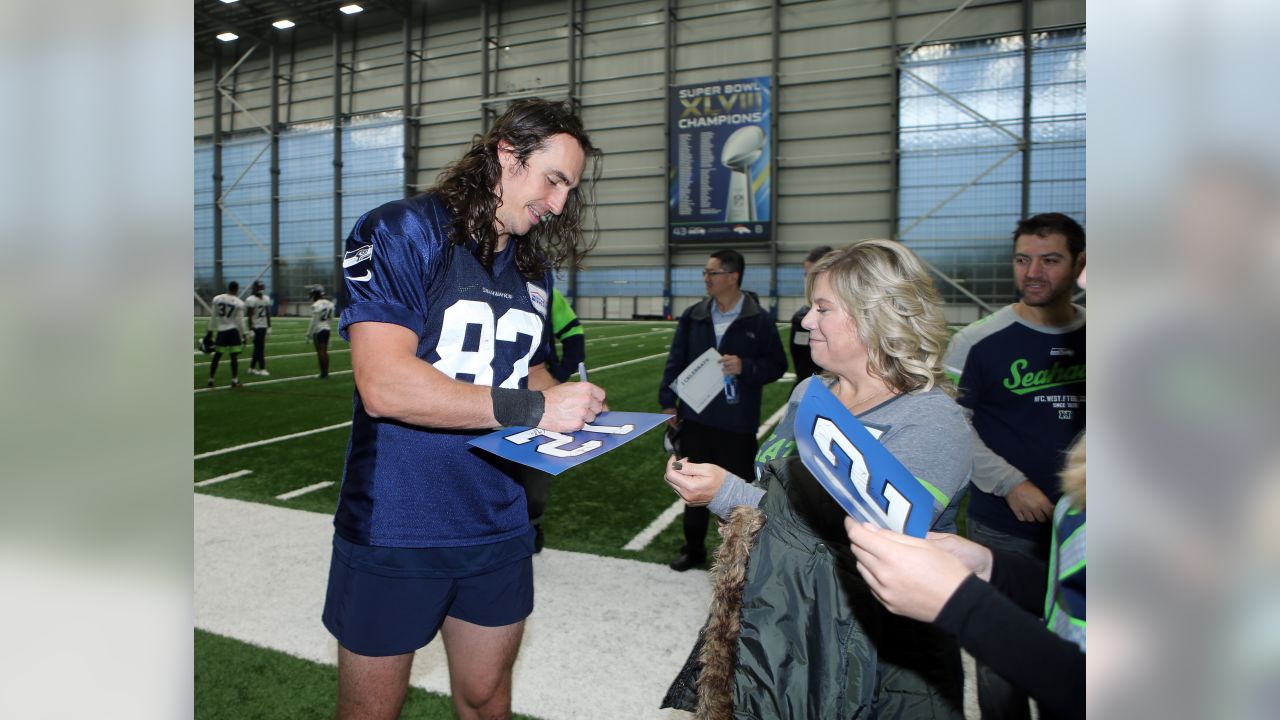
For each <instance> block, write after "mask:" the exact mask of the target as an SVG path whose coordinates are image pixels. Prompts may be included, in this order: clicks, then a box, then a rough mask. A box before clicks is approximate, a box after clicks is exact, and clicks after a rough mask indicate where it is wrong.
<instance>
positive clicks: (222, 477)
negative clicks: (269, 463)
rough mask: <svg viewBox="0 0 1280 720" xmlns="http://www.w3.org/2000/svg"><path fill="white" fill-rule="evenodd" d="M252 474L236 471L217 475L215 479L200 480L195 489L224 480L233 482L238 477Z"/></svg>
mask: <svg viewBox="0 0 1280 720" xmlns="http://www.w3.org/2000/svg"><path fill="white" fill-rule="evenodd" d="M252 474H253V471H252V470H237V471H235V472H233V473H227V474H226V475H219V476H218V477H216V478H209V479H208V480H201V481H200V482H198V483H196V487H205V486H206V485H213V484H214V483H220V482H223V481H224V480H235V479H236V478H238V477H244V476H245V475H252Z"/></svg>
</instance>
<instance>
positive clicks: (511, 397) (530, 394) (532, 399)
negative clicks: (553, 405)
mask: <svg viewBox="0 0 1280 720" xmlns="http://www.w3.org/2000/svg"><path fill="white" fill-rule="evenodd" d="M545 407H546V398H545V397H544V396H543V394H542V393H541V392H538V391H536V390H516V389H514V388H498V387H496V388H493V417H494V419H495V420H497V421H498V424H499V425H502V426H503V427H510V426H512V425H527V426H529V427H537V426H538V423H539V422H541V421H542V411H543V409H544V408H545Z"/></svg>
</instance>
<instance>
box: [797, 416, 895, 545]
mask: <svg viewBox="0 0 1280 720" xmlns="http://www.w3.org/2000/svg"><path fill="white" fill-rule="evenodd" d="M813 440H814V443H816V444H817V446H818V451H819V452H820V453H822V457H823V458H824V459H825V460H826V461H827V463H828V464H830V466H831V468H832V470H839V469H840V458H838V457H837V456H836V452H835V448H837V447H839V448H840V450H841V452H843V453H844V455H845V456H846V457H848V458H849V460H850V466H849V481H850V484H852V485H853V488H854V490H857V491H858V494H859V495H861V496H862V501H861V502H856V501H854V498H852V497H849V496H847V495H846V497H849V500H850V501H854V504H856V505H857V506H859V507H869V508H870V509H871V511H872V512H874V513H876V514H877V515H878V516H879V519H880V521H881V522H882V524H883V525H884V526H885V527H888V528H890V529H892V530H896V531H898V532H903V530H904V528H906V526H907V516H908V515H909V514H910V513H911V502H910V501H909V500H907V498H906V497H904V496H903V494H902V493H901V492H900V491H899V490H898V489H897V488H895V487H894V486H893V485H891V484H889V483H888V482H886V481H880V482H879V483H878V484H879V487H876V485H877V483H874V482H872V478H871V472H870V471H869V470H868V469H867V461H866V458H864V457H863V456H862V453H861V452H859V451H858V448H857V447H856V446H855V445H854V444H853V441H852V440H850V439H849V438H847V437H845V434H844V433H842V432H840V428H839V427H837V426H836V424H835V423H834V422H832V421H831V420H829V419H827V418H825V417H821V416H819V417H818V419H817V421H816V422H815V423H814V426H813ZM839 489H840V490H841V491H845V489H844V487H843V486H841V487H840V488H839ZM845 492H847V491H845ZM868 519H871V518H868Z"/></svg>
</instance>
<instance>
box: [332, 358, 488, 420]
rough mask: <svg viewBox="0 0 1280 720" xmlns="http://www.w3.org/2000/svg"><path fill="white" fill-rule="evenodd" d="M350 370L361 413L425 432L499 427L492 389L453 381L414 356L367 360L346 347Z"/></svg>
mask: <svg viewBox="0 0 1280 720" xmlns="http://www.w3.org/2000/svg"><path fill="white" fill-rule="evenodd" d="M352 369H353V370H354V374H355V380H356V389H357V390H358V391H359V392H360V400H361V402H362V403H363V404H364V409H365V412H367V413H369V415H371V416H372V417H376V418H382V419H387V420H398V421H400V422H404V423H409V424H410V425H418V426H421V427H431V428H448V429H457V430H479V429H488V428H496V427H499V423H498V421H497V420H495V419H494V417H493V398H492V391H493V390H492V388H489V387H486V386H483V385H472V384H470V383H465V382H461V381H458V380H453V379H451V378H449V377H447V376H445V374H444V373H442V372H440V371H439V370H437V369H435V368H434V367H432V366H431V365H430V364H429V363H427V362H426V361H424V360H421V359H418V358H416V357H408V358H404V357H400V358H388V357H384V358H381V359H378V360H375V361H367V358H363V357H361V356H360V354H359V353H358V352H357V350H356V346H355V345H353V346H352Z"/></svg>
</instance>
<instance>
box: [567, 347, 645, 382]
mask: <svg viewBox="0 0 1280 720" xmlns="http://www.w3.org/2000/svg"><path fill="white" fill-rule="evenodd" d="M666 356H667V353H665V352H660V353H658V354H656V355H645V356H644V357H642V358H636V359H634V360H624V361H622V362H620V363H614V364H612V365H601V366H600V367H591V366H587V373H588V374H595V373H598V372H603V371H605V370H612V369H614V368H620V367H623V366H624V365H635V364H636V363H640V362H644V361H646V360H653V359H654V358H660V357H666ZM577 374H578V373H574V375H577ZM570 377H573V376H572V375H571V376H570Z"/></svg>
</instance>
